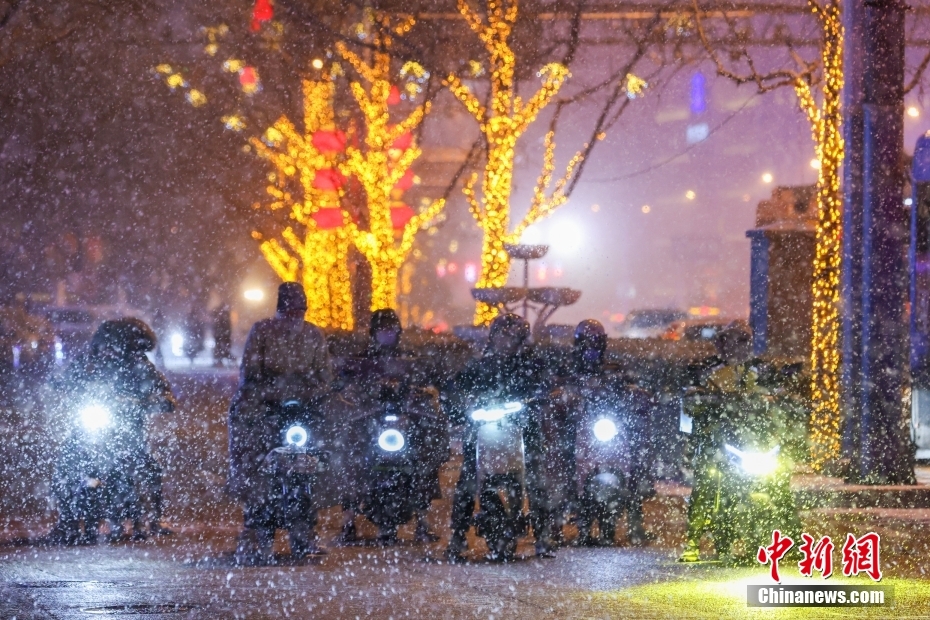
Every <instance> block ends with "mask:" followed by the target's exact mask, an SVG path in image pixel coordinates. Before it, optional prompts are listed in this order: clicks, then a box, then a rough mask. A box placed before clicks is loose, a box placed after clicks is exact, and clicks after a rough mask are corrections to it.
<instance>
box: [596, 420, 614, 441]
mask: <svg viewBox="0 0 930 620" xmlns="http://www.w3.org/2000/svg"><path fill="white" fill-rule="evenodd" d="M616 436H617V425H616V424H615V423H614V421H613V420H611V419H610V418H601V419H600V420H598V421H597V422H595V423H594V438H595V439H597V440H598V441H604V442H607V441H610V440H611V439H613V438H614V437H616Z"/></svg>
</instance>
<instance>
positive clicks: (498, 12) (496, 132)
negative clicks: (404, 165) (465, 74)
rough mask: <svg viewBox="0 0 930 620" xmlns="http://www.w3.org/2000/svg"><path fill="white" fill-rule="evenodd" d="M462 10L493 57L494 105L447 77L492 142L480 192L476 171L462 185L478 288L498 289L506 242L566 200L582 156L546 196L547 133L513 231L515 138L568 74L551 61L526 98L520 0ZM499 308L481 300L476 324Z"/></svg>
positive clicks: (550, 148) (506, 261) (495, 0)
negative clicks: (474, 227) (521, 87)
mask: <svg viewBox="0 0 930 620" xmlns="http://www.w3.org/2000/svg"><path fill="white" fill-rule="evenodd" d="M458 9H459V12H460V13H461V14H462V16H463V17H464V18H465V20H466V21H467V23H468V25H469V27H470V28H471V29H472V31H473V32H474V33H475V34H477V35H478V38H479V39H481V42H482V43H483V44H484V46H485V49H486V50H487V52H488V57H489V62H490V71H489V72H488V73H489V74H490V87H491V93H490V95H491V96H490V107H489V108H486V107H485V106H484V105H482V103H481V102H480V101H479V100H478V98H477V97H476V96H475V95H474V93H472V92H471V90H469V88H468V87H467V86H465V85H464V84H463V83H462V82H461V80H460V79H459V78H458V77H457V76H455V75H450V76H449V77H448V78H447V80H446V82H447V84H448V85H449V87H450V88H451V90H452V93H453V94H454V95H455V96H456V98H458V99H459V101H461V102H462V103H463V104H464V105H465V108H466V109H467V110H468V111H469V112H470V113H471V114H472V115H473V116H474V117H475V119H476V120H477V121H478V123H479V124H480V126H481V132H482V133H483V134H484V136H485V139H486V140H487V145H488V155H487V161H486V162H485V166H484V175H483V178H482V184H481V197H480V199H479V197H478V196H477V194H476V192H475V184H476V183H477V175H474V176H472V178H471V179H470V180H469V182H468V183H466V186H465V188H464V192H465V196H466V197H467V198H468V201H469V207H470V210H471V213H472V216H473V217H474V218H475V221H477V223H478V225H479V226H480V227H481V230H482V232H483V233H484V239H483V242H482V248H481V276H480V278H479V279H478V283H477V285H476V286H477V287H478V288H494V287H500V286H503V285H504V284H506V282H507V275H508V272H509V271H510V256H509V255H508V254H507V252H506V250H505V249H504V244H505V243H515V242H517V241H519V239H520V235H521V234H522V233H523V230H524V229H525V228H526V227H527V226H529V225H530V224H532V223H533V222H534V221H536V220H538V219H540V218H542V217H545V216H546V215H548V213H550V212H551V211H553V210H554V209H556V208H557V207H558V206H560V205H561V204H563V203H564V202H565V200H566V197H565V196H564V194H563V193H562V190H563V189H564V186H565V182H566V181H567V179H568V178H569V177H570V176H571V173H572V171H573V169H574V167H575V166H576V165H577V163H578V162H579V161H580V159H581V157H580V155H576V156H575V158H573V159H572V161H571V162H570V163H569V166H568V169H567V170H566V174H565V177H564V178H563V179H562V180H561V181H559V183H558V184H557V185H556V191H555V193H554V194H553V195H552V196H550V197H548V198H547V197H546V196H545V191H546V190H547V189H548V186H549V182H550V181H551V172H552V169H551V163H552V157H553V154H554V150H555V143H554V140H553V136H552V133H551V132H550V133H549V135H547V137H546V145H547V146H546V160H547V164H546V166H548V170H547V169H546V168H544V170H543V174H542V175H541V176H540V181H539V182H538V183H537V186H536V191H535V192H534V198H533V205H531V209H530V213H529V214H528V215H527V218H525V219H524V221H523V222H522V223H521V224H520V225H519V226H518V228H517V230H515V231H513V232H510V206H511V205H510V194H511V191H512V189H513V165H514V155H515V149H516V144H517V139H518V138H519V137H520V136H521V135H522V134H523V132H524V131H526V128H527V127H528V126H529V125H530V123H532V122H533V121H534V120H535V119H536V116H537V115H538V114H539V112H540V111H541V110H542V109H543V108H544V107H546V105H547V104H548V103H549V102H550V101H551V100H552V98H553V97H554V96H555V95H556V94H557V93H558V91H559V89H560V88H561V87H562V84H563V83H564V82H565V80H566V79H567V78H568V69H566V68H565V67H564V66H562V65H560V64H557V63H552V64H549V65H546V66H545V67H543V68H542V69H541V70H540V71H539V75H540V76H541V77H542V80H543V84H542V87H541V88H540V89H539V90H538V91H537V92H536V94H534V95H533V96H532V97H530V99H529V100H527V101H526V102H524V101H523V100H522V99H521V98H520V97H519V96H518V95H517V93H516V88H515V86H514V79H513V78H514V67H515V65H516V56H515V54H514V52H513V50H512V49H511V48H510V44H509V42H508V41H509V39H510V34H511V31H512V29H513V25H514V23H515V22H516V20H517V2H516V0H489V1H488V4H487V17H486V19H483V18H482V17H481V16H480V15H479V14H478V13H477V12H476V11H475V10H474V9H472V8H471V7H470V6H469V5H468V3H467V2H466V0H458ZM496 313H497V309H496V308H494V307H492V306H488V305H486V304H482V303H479V304H478V305H477V308H476V311H475V323H476V324H486V323H488V322H489V321H490V320H491V319H493V318H494V315H495V314H496Z"/></svg>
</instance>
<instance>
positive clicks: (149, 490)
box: [52, 318, 176, 544]
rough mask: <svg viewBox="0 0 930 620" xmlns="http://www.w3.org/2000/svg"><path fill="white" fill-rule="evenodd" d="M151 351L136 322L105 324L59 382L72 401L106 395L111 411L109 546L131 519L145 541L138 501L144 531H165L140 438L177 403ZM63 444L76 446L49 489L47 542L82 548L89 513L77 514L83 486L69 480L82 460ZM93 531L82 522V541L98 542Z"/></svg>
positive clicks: (151, 341) (158, 482)
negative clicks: (53, 513)
mask: <svg viewBox="0 0 930 620" xmlns="http://www.w3.org/2000/svg"><path fill="white" fill-rule="evenodd" d="M155 346H156V337H155V334H154V332H153V331H152V330H151V328H149V326H148V325H146V324H145V323H144V322H143V321H141V320H139V319H135V318H122V319H115V320H109V321H104V322H103V323H101V325H100V326H99V327H98V328H97V331H96V332H95V333H94V335H93V337H92V339H91V342H90V346H89V348H88V350H87V351H86V352H85V353H84V354H82V355H81V356H79V357H78V358H76V359H75V360H74V362H72V364H71V365H70V366H69V367H68V370H67V371H66V373H65V376H64V378H63V385H62V387H63V390H62V393H63V394H67V395H68V396H69V400H71V401H72V402H79V401H80V400H82V399H86V398H87V397H88V396H100V395H99V394H91V392H99V391H101V390H102V391H105V392H106V393H107V394H108V395H109V396H107V397H106V401H107V403H108V404H109V405H113V406H116V411H115V412H114V414H115V417H116V418H117V427H116V435H115V436H114V440H115V442H116V443H115V444H114V445H107V446H104V448H103V449H105V450H106V451H107V452H108V453H109V455H110V457H111V458H113V459H115V460H114V463H115V464H116V466H115V467H114V468H113V469H114V472H113V473H114V476H115V477H114V478H113V479H111V480H107V481H105V482H104V484H106V486H107V496H108V506H107V508H106V509H107V514H105V515H103V516H105V517H106V518H107V519H109V520H110V524H111V531H110V538H111V539H113V540H117V539H120V538H122V537H123V535H124V531H123V521H124V520H126V519H129V520H131V521H132V524H133V534H132V537H133V539H134V540H144V539H145V537H146V533H147V532H146V528H145V524H144V523H143V514H142V511H141V507H140V501H139V500H140V497H139V496H140V495H145V496H147V497H148V500H149V507H150V513H149V515H148V516H149V519H150V521H149V528H148V533H151V534H157V535H164V534H170V533H171V531H170V530H168V529H166V528H164V527H163V526H162V524H161V515H162V470H161V467H160V466H159V464H158V462H157V461H156V460H155V459H154V457H153V456H152V455H151V454H150V453H149V450H148V443H147V441H146V433H145V423H146V421H147V419H148V417H149V416H150V415H152V414H155V413H167V412H171V411H173V410H174V408H175V405H176V403H175V399H174V395H173V394H172V392H171V386H170V385H169V384H168V381H167V380H166V379H165V377H164V375H162V374H161V372H159V371H158V369H157V368H156V367H155V365H154V364H152V362H150V361H149V359H148V358H147V357H146V355H145V354H146V353H147V352H148V351H151V350H153V349H154V348H155ZM69 446H71V447H74V444H71V443H69V444H67V445H66V447H65V449H64V450H63V459H62V460H61V461H60V462H59V463H58V465H57V466H56V472H55V481H54V484H53V490H54V493H55V496H56V499H57V500H58V507H59V517H58V524H57V525H56V526H55V528H54V530H53V532H52V538H53V539H54V540H57V541H58V542H63V543H66V544H73V543H76V542H80V540H81V535H80V531H79V528H80V520H81V519H82V518H83V519H86V518H87V517H88V515H86V514H83V513H82V510H81V508H80V494H79V493H78V489H79V488H80V487H81V485H83V484H84V482H85V481H84V480H77V479H75V476H76V475H80V474H81V472H80V471H78V470H79V469H80V466H79V464H78V461H79V460H80V458H81V457H80V456H79V451H78V450H71V449H69ZM96 525H97V524H96V523H89V522H86V521H85V524H84V527H85V533H84V540H87V541H88V542H92V539H96Z"/></svg>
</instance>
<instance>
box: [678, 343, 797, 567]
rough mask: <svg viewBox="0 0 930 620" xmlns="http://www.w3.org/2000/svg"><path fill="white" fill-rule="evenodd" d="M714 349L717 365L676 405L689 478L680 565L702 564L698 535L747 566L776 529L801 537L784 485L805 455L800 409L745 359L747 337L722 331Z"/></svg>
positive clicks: (763, 368)
mask: <svg viewBox="0 0 930 620" xmlns="http://www.w3.org/2000/svg"><path fill="white" fill-rule="evenodd" d="M715 344H716V346H717V352H718V357H717V359H716V361H717V364H715V365H714V366H712V367H711V368H710V369H709V370H708V371H707V372H705V374H704V376H703V377H701V378H700V380H699V385H697V386H693V387H691V388H688V390H687V391H686V393H685V394H684V396H683V398H682V406H681V419H682V430H683V432H685V433H687V434H689V435H690V437H689V440H690V444H691V451H692V463H693V470H694V483H693V485H692V490H691V497H690V501H689V505H688V533H687V541H686V547H685V550H684V553H683V554H682V555H681V557H680V558H679V561H682V562H697V561H699V560H700V542H701V539H702V537H703V536H704V534H710V535H712V537H713V541H714V548H715V551H716V553H717V554H718V555H720V556H723V557H725V558H727V559H729V560H731V561H752V560H753V559H754V558H755V553H756V550H757V549H758V548H759V546H760V545H764V544H765V540H766V539H770V537H771V533H772V531H773V530H775V529H778V530H780V531H781V532H782V533H783V534H785V535H786V536H790V537H791V538H792V539H794V540H798V538H799V536H800V529H801V523H800V519H799V516H798V511H797V507H796V505H795V502H794V496H793V494H792V492H791V489H790V487H789V482H790V477H791V469H792V467H791V466H792V459H793V458H795V457H797V456H798V455H799V454H803V453H804V451H805V449H804V448H805V446H804V440H805V433H804V431H805V430H806V424H805V420H804V419H803V418H804V417H805V410H804V407H803V406H795V404H796V401H795V399H794V398H793V397H792V396H791V395H790V394H785V393H783V390H782V389H781V388H780V385H779V384H780V383H782V381H781V380H780V379H781V377H780V375H781V374H782V373H780V372H776V371H773V370H772V369H771V368H769V367H768V366H769V365H768V364H766V363H764V362H762V361H761V360H758V359H753V358H752V357H751V344H752V341H751V336H750V335H749V333H748V332H746V331H745V329H743V328H741V327H739V326H736V325H731V326H728V327H727V328H726V329H724V330H723V331H721V332H720V333H719V334H718V335H717V338H716V341H715ZM740 540H742V541H743V542H744V543H745V544H742V545H737V544H736V543H737V542H738V541H740Z"/></svg>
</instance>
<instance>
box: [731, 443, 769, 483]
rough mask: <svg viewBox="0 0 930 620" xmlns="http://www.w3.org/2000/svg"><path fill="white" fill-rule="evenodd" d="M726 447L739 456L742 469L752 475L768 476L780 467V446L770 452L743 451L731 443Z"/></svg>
mask: <svg viewBox="0 0 930 620" xmlns="http://www.w3.org/2000/svg"><path fill="white" fill-rule="evenodd" d="M724 447H725V448H726V450H727V452H729V453H731V454H734V455H736V456H737V457H739V462H740V469H742V470H743V471H744V472H746V473H747V474H749V475H750V476H768V475H769V474H771V473H773V472H774V471H775V470H776V469H778V446H775V447H774V448H772V449H771V450H769V451H768V452H743V451H742V450H739V449H737V448H734V447H733V446H731V445H729V444H726V445H725V446H724Z"/></svg>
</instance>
